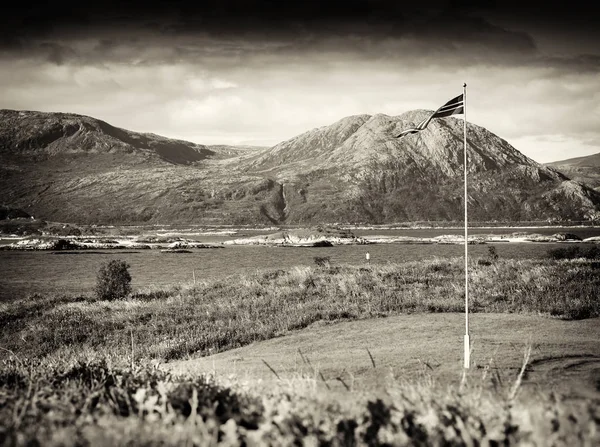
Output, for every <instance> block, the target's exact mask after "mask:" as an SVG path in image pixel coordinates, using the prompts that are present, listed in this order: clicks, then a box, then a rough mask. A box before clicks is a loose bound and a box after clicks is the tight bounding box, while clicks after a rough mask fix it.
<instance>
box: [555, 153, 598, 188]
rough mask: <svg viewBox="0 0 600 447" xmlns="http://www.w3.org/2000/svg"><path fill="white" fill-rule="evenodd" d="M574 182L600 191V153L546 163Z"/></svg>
mask: <svg viewBox="0 0 600 447" xmlns="http://www.w3.org/2000/svg"><path fill="white" fill-rule="evenodd" d="M546 166H550V167H552V168H554V169H556V170H558V171H560V172H562V173H564V174H565V175H567V176H569V177H571V178H572V179H574V180H577V181H580V182H583V183H586V184H588V185H589V186H591V187H592V188H595V189H596V190H600V153H598V154H593V155H588V156H585V157H577V158H569V159H567V160H561V161H554V162H552V163H546Z"/></svg>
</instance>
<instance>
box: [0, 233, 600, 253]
mask: <svg viewBox="0 0 600 447" xmlns="http://www.w3.org/2000/svg"><path fill="white" fill-rule="evenodd" d="M4 241H11V243H8V244H2V243H3V242H4ZM468 243H469V245H474V244H497V243H501V244H505V243H511V244H513V243H525V244H528V243H565V244H579V243H594V244H595V243H600V236H592V237H588V238H578V237H577V236H575V235H571V234H569V233H564V232H560V233H556V234H553V235H542V234H537V233H525V234H524V233H522V232H513V233H512V234H505V235H504V234H500V235H498V234H477V235H472V236H471V235H470V236H469V238H468ZM379 244H399V245H405V244H440V245H446V244H452V245H461V244H464V236H463V235H458V234H442V235H439V236H435V237H417V236H401V235H383V234H382V235H377V234H375V235H366V236H355V235H353V234H351V233H350V234H346V235H338V234H335V235H334V234H307V235H294V234H289V233H288V232H279V233H275V234H268V235H258V236H253V237H246V238H244V237H240V238H237V239H229V240H225V241H221V242H201V241H197V240H192V239H184V238H168V239H161V238H160V237H159V238H156V237H148V236H130V237H118V238H115V237H110V236H106V237H93V238H91V237H83V236H64V237H60V236H46V237H23V238H17V237H0V251H65V250H69V251H87V250H124V249H129V250H161V251H164V252H169V253H173V252H174V251H176V250H190V249H216V248H226V247H240V246H268V247H309V248H310V247H315V248H318V247H335V246H340V245H379Z"/></svg>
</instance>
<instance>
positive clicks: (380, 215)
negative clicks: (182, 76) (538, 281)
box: [0, 110, 600, 224]
mask: <svg viewBox="0 0 600 447" xmlns="http://www.w3.org/2000/svg"><path fill="white" fill-rule="evenodd" d="M428 113H430V112H428V111H424V110H416V111H411V112H407V113H404V114H402V115H399V116H395V117H391V116H387V115H381V114H379V115H374V116H370V115H356V116H350V117H346V118H343V119H341V120H340V121H338V122H336V123H334V124H332V125H330V126H324V127H321V128H318V129H313V130H310V131H308V132H305V133H303V134H301V135H298V136H297V137H294V138H292V139H290V140H287V141H284V142H282V143H279V144H277V145H275V146H273V147H271V148H249V147H236V146H218V145H215V146H206V145H202V144H196V143H190V142H185V141H180V140H172V139H168V138H164V137H160V136H158V135H153V134H141V133H136V132H132V131H128V130H125V129H119V128H117V127H114V126H111V125H110V124H108V123H105V122H103V121H100V120H96V119H94V118H90V117H85V116H80V115H73V114H62V113H57V114H52V113H40V112H22V111H11V110H4V111H0V162H1V163H0V178H1V179H2V180H1V182H0V204H4V205H6V206H8V207H11V208H19V209H21V210H23V211H24V212H26V213H28V214H31V215H35V216H36V217H39V218H40V219H47V220H52V221H62V222H75V223H105V224H107V223H142V222H155V223H158V222H160V223H212V224H260V223H269V224H320V223H334V222H338V223H389V222H400V221H417V220H418V221H423V220H435V221H449V220H461V219H462V214H463V208H462V200H463V199H462V197H463V193H462V185H463V183H462V169H463V168H462V160H463V142H462V128H463V123H462V121H461V120H457V119H455V118H444V119H437V120H434V121H432V122H431V123H430V125H429V127H428V128H427V129H426V130H424V131H423V132H421V133H419V134H416V135H410V136H407V137H404V138H402V139H397V138H395V135H397V134H398V133H399V132H400V131H401V130H403V129H406V128H408V127H412V126H414V125H415V124H416V123H418V122H419V121H420V120H421V119H423V118H424V117H426V116H427V114H428ZM468 142H469V144H468V152H467V155H468V158H469V209H470V217H471V219H472V220H479V221H492V220H500V221H525V220H527V221H530V220H566V219H572V220H584V219H592V218H598V217H599V216H600V193H598V192H597V191H594V190H593V189H591V188H589V187H588V186H586V185H585V184H582V183H579V182H576V181H572V180H570V179H569V178H568V176H566V175H563V174H562V173H560V172H558V171H557V170H555V169H553V168H551V167H546V166H543V165H540V164H539V163H537V162H535V161H533V160H531V159H529V158H527V157H526V156H524V155H523V154H521V153H520V152H519V151H517V150H516V149H515V148H513V147H512V146H511V145H510V144H508V143H507V142H506V141H505V140H503V139H501V138H500V137H498V136H496V135H494V134H493V133H491V132H489V131H488V130H486V129H484V128H482V127H479V126H476V125H474V124H469V125H468Z"/></svg>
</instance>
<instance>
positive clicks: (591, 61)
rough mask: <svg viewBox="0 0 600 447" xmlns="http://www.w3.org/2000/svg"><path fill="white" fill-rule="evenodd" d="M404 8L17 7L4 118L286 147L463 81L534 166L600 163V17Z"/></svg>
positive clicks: (490, 123)
mask: <svg viewBox="0 0 600 447" xmlns="http://www.w3.org/2000/svg"><path fill="white" fill-rule="evenodd" d="M402 3H403V2H397V1H383V0H381V1H354V0H350V1H344V2H342V1H328V2H325V1H318V2H317V1H304V2H278V1H270V2H268V1H205V2H194V3H188V2H163V3H151V4H148V3H142V2H132V3H127V5H126V6H123V5H121V4H118V3H113V4H110V3H109V4H103V5H99V4H98V5H85V4H83V3H81V2H61V3H60V4H45V3H44V4H39V5H36V4H32V3H28V4H27V5H25V4H24V5H19V4H13V5H11V6H10V7H9V9H8V10H7V11H6V13H5V14H3V16H2V18H0V37H1V38H2V39H1V44H0V63H1V68H0V85H1V87H0V89H1V90H0V93H1V96H0V97H1V98H2V99H1V100H0V107H3V108H14V109H35V110H44V111H64V112H76V113H82V114H87V115H91V116H95V117H98V118H101V119H104V120H107V121H109V122H111V123H112V124H114V125H117V126H120V127H125V128H131V129H133V130H139V131H150V132H155V133H160V134H164V135H167V136H172V137H178V138H184V139H191V140H193V141H197V142H200V143H256V144H274V143H276V142H278V141H280V140H282V139H285V138H289V137H292V136H294V135H295V134H297V133H300V132H303V131H305V130H308V129H310V128H313V127H316V126H321V125H326V124H330V123H331V122H333V121H336V120H338V119H340V118H342V117H344V116H347V115H351V114H359V113H387V114H390V115H396V114H400V113H403V112H405V111H406V110H410V109H414V108H429V109H433V108H436V107H437V106H439V104H440V103H443V102H444V101H446V100H447V99H448V97H451V96H453V95H455V94H457V91H458V90H459V89H460V88H461V86H462V82H463V81H466V82H468V84H469V120H470V121H472V122H474V123H476V124H480V125H482V126H485V127H487V128H489V129H490V130H492V131H493V132H496V133H498V134H499V135H500V136H502V137H504V138H506V139H508V140H509V142H511V143H513V144H514V145H515V147H517V149H520V150H522V151H523V152H525V153H526V154H527V155H529V156H530V157H532V158H534V159H536V160H538V161H551V160H554V159H558V158H567V157H570V156H576V155H584V154H586V153H591V152H594V151H595V152H599V151H600V146H598V141H600V130H599V129H598V126H597V123H598V119H599V118H600V109H599V106H598V104H600V101H599V99H600V97H599V92H600V76H598V74H599V71H600V50H599V49H598V47H597V45H594V42H598V41H600V40H599V38H600V34H599V31H598V30H597V29H596V28H597V27H596V26H595V24H596V23H598V22H597V20H596V19H597V18H598V14H597V12H596V11H595V10H594V9H592V8H591V7H589V6H586V5H585V4H584V3H581V5H578V4H577V2H569V5H568V7H567V6H561V5H560V4H557V5H554V4H552V3H549V2H545V3H543V7H542V4H541V3H538V4H537V5H536V4H530V6H527V5H525V4H524V2H501V3H499V4H498V5H496V6H494V7H481V6H479V5H477V3H476V2H465V1H459V2H453V1H433V2H427V6H426V7H423V6H413V7H407V6H406V5H403V4H402ZM549 141H551V142H552V144H551V146H552V147H551V148H549ZM563 155H564V156H563Z"/></svg>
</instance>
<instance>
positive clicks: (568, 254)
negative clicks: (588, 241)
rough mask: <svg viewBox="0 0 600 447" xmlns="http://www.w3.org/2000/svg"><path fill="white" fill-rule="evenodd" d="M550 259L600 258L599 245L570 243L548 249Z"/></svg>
mask: <svg viewBox="0 0 600 447" xmlns="http://www.w3.org/2000/svg"><path fill="white" fill-rule="evenodd" d="M548 257H549V258H550V259H580V258H583V259H598V260H600V247H599V246H598V245H595V244H594V245H584V246H579V245H571V246H568V247H558V248H554V249H551V250H548Z"/></svg>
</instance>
